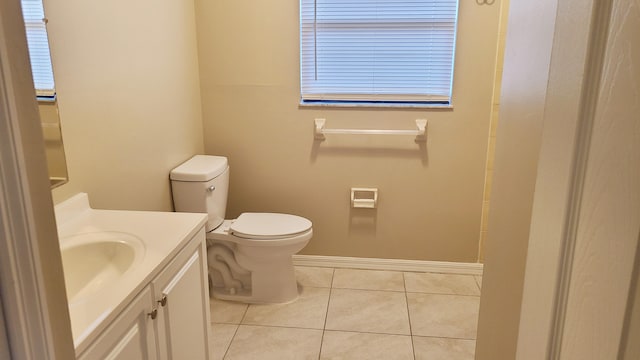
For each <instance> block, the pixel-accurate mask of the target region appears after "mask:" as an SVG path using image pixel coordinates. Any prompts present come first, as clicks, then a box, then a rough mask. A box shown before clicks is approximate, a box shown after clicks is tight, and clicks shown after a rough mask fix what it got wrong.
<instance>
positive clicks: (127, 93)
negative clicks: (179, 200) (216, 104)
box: [45, 0, 203, 210]
mask: <svg viewBox="0 0 640 360" xmlns="http://www.w3.org/2000/svg"><path fill="white" fill-rule="evenodd" d="M45 11H46V14H47V17H48V18H49V25H48V29H49V35H50V42H51V52H52V58H53V66H54V72H55V78H56V87H57V91H58V101H59V109H60V117H61V121H62V133H63V137H64V141H65V150H66V153H67V162H68V169H69V179H70V181H69V183H68V184H66V185H63V186H62V187H60V188H58V189H55V190H54V191H53V195H54V200H55V201H56V202H59V201H61V200H64V199H65V198H68V197H69V196H71V195H73V194H75V193H78V192H81V191H83V192H88V193H89V196H90V199H91V203H92V205H93V206H95V207H99V208H118V209H142V210H170V209H171V197H170V191H169V181H168V173H169V170H170V169H171V168H173V167H174V166H176V165H178V164H179V163H180V162H182V161H184V160H185V159H187V158H189V157H190V156H192V155H193V154H195V153H201V152H202V151H203V143H202V121H201V109H200V92H199V91H200V88H199V78H198V62H197V48H196V35H195V19H194V16H195V14H194V8H193V3H192V2H190V1H161V2H157V1H151V0H143V1H135V2H126V1H98V2H95V1H89V2H88V1H81V0H45Z"/></svg>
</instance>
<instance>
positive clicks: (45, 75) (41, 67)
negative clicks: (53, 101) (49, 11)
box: [21, 0, 55, 96]
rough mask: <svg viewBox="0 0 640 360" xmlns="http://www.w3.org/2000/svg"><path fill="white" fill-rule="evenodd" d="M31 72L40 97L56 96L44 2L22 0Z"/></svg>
mask: <svg viewBox="0 0 640 360" xmlns="http://www.w3.org/2000/svg"><path fill="white" fill-rule="evenodd" d="M21 2H22V14H23V16H24V23H25V27H26V29H27V44H28V46H29V58H30V60H31V72H32V73H33V82H34V85H35V88H36V95H38V96H54V95H55V85H54V82H53V69H52V66H51V55H50V53H49V40H48V37H47V27H46V23H45V20H44V19H45V17H44V9H43V6H42V0H21Z"/></svg>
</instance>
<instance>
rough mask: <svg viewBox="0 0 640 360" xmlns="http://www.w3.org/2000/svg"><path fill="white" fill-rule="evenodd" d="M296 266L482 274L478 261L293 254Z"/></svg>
mask: <svg viewBox="0 0 640 360" xmlns="http://www.w3.org/2000/svg"><path fill="white" fill-rule="evenodd" d="M293 264H294V265H296V266H317V267H333V268H348V269H366V270H390V271H414V272H434V273H443V274H464V275H482V269H483V265H482V264H480V263H459V262H447V261H422V260H401V259H377V258H357V257H344V256H320V255H293Z"/></svg>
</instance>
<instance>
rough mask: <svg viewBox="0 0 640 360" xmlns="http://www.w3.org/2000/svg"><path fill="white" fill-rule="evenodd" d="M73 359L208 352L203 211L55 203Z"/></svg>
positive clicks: (77, 199)
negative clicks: (135, 208) (95, 207)
mask: <svg viewBox="0 0 640 360" xmlns="http://www.w3.org/2000/svg"><path fill="white" fill-rule="evenodd" d="M55 211H56V221H57V223H58V235H59V238H60V246H61V251H62V262H63V267H64V272H65V284H66V288H67V298H68V302H69V312H70V317H71V328H72V333H73V341H74V346H75V350H76V357H77V359H83V360H84V359H86V360H89V359H90V360H95V359H107V358H108V359H122V360H128V359H208V358H209V354H210V348H209V344H210V342H209V336H210V334H209V333H210V330H209V323H210V320H209V319H210V314H209V311H210V310H209V290H208V277H207V262H206V242H205V232H204V225H205V222H206V219H207V218H206V215H204V214H189V213H170V212H147V211H118V210H97V209H92V208H91V207H90V206H89V199H88V196H87V194H84V193H81V194H78V195H75V196H74V197H72V198H71V199H69V200H67V201H65V202H63V203H61V204H59V205H57V206H56V208H55Z"/></svg>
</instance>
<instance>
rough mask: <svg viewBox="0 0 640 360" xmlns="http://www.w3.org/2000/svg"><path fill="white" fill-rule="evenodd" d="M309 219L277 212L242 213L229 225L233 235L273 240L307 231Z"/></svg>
mask: <svg viewBox="0 0 640 360" xmlns="http://www.w3.org/2000/svg"><path fill="white" fill-rule="evenodd" d="M311 225H312V224H311V221H309V220H308V219H305V218H303V217H301V216H296V215H290V214H279V213H242V214H240V216H238V218H237V219H236V220H235V221H234V222H233V223H232V224H231V226H230V227H229V233H230V234H231V235H233V236H236V237H239V238H243V239H252V240H274V239H280V238H289V237H295V236H298V235H301V234H304V233H307V232H309V230H310V229H311Z"/></svg>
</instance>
